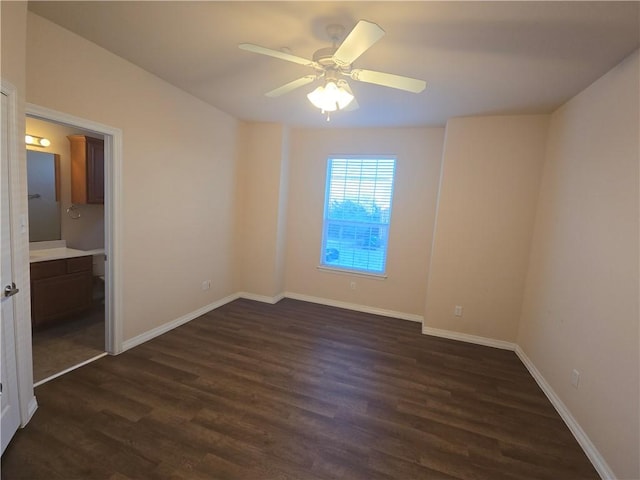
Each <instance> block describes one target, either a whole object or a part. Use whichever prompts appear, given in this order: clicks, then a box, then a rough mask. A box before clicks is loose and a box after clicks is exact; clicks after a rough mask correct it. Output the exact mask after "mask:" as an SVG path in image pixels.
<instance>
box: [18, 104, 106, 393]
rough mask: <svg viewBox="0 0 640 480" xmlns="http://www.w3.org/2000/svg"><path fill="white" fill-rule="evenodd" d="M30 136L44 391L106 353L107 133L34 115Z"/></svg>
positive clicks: (37, 341) (36, 376) (36, 367)
mask: <svg viewBox="0 0 640 480" xmlns="http://www.w3.org/2000/svg"><path fill="white" fill-rule="evenodd" d="M26 132H27V135H28V136H29V137H30V138H32V139H36V141H33V142H32V143H31V144H30V143H29V142H27V152H26V154H27V193H28V196H27V198H28V201H27V203H28V223H29V253H30V255H29V256H30V271H31V323H32V329H33V330H32V352H33V380H34V382H35V385H39V384H41V383H44V382H46V381H47V380H48V379H50V378H55V377H56V376H58V375H60V374H61V373H64V372H66V371H68V370H70V369H73V368H76V367H77V366H78V365H82V364H84V363H87V362H88V361H92V360H94V359H97V358H100V357H101V356H104V355H105V354H106V353H105V288H104V284H105V280H106V278H105V268H104V266H105V265H104V256H105V255H104V253H105V228H104V223H105V215H104V193H103V192H104V155H103V150H104V149H103V144H104V135H101V134H97V133H95V132H92V131H87V130H84V129H79V128H76V127H70V126H67V125H61V124H58V123H54V122H50V121H48V120H42V119H38V118H33V117H30V116H27V118H26ZM40 139H46V140H40ZM41 142H44V143H45V145H42V144H41ZM88 144H89V145H91V148H87V145H88ZM87 153H89V155H87ZM87 165H89V166H90V167H91V168H90V169H87V168H86V167H87ZM83 167H84V168H85V170H84V171H80V172H79V170H80V169H81V168H83ZM89 173H90V178H91V182H90V180H89V178H88V177H89ZM80 174H83V175H80ZM98 183H99V185H98ZM87 186H89V187H91V189H90V191H91V192H92V193H93V192H94V190H95V192H97V193H99V194H100V195H99V196H97V195H93V196H92V197H91V198H87V195H84V197H83V198H80V196H79V195H78V192H77V191H78V190H79V189H83V191H86V189H87ZM63 255H64V256H63ZM70 269H72V270H70Z"/></svg>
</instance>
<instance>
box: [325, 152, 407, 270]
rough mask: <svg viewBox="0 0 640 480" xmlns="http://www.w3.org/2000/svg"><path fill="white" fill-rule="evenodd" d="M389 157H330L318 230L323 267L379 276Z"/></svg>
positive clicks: (384, 251) (392, 171)
mask: <svg viewBox="0 0 640 480" xmlns="http://www.w3.org/2000/svg"><path fill="white" fill-rule="evenodd" d="M395 164H396V159H395V158H394V157H388V156H387V157H371V156H368V157H344V156H342V157H331V158H329V162H328V166H327V186H326V194H325V203H324V226H323V229H322V254H321V255H322V260H321V265H322V266H324V267H330V268H336V269H341V270H351V271H357V272H362V273H371V274H384V273H385V268H386V263H387V240H388V238H389V219H390V217H391V199H392V196H393V178H394V174H395Z"/></svg>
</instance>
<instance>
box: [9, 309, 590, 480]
mask: <svg viewBox="0 0 640 480" xmlns="http://www.w3.org/2000/svg"><path fill="white" fill-rule="evenodd" d="M36 395H37V399H38V404H39V408H38V410H37V412H36V414H35V416H34V418H33V419H32V420H31V422H30V423H29V425H27V427H26V428H24V429H22V430H20V431H19V432H18V433H17V434H16V437H15V438H14V440H13V441H12V443H11V444H10V445H9V448H8V449H7V451H6V452H5V454H4V455H3V457H2V465H1V467H2V468H1V474H2V480H13V479H29V480H38V479H54V480H55V479H65V480H69V479H96V480H102V479H104V480H128V479H175V480H181V479H189V480H194V479H216V480H222V479H230V480H231V479H232V480H240V479H243V480H244V479H247V480H270V479H274V480H275V479H278V480H282V479H285V480H286V479H291V480H328V479H344V480H346V479H349V480H352V479H353V480H356V479H366V480H373V479H380V480H389V479H400V480H410V479H442V480H452V479H458V480H471V479H487V480H488V479H491V480H497V479H505V480H515V479H544V480H557V479H562V480H572V479H573V480H578V479H585V480H586V479H597V478H598V475H597V473H596V472H595V470H594V468H593V466H592V465H591V464H590V462H589V461H588V459H587V457H586V456H585V454H584V452H583V451H582V450H581V449H580V447H579V445H578V444H577V442H576V441H575V439H574V438H573V435H572V434H571V432H570V431H569V430H568V428H567V427H566V425H565V424H564V423H563V421H562V419H561V418H560V417H559V415H558V414H557V412H556V411H555V410H554V408H553V406H552V405H551V404H550V403H549V401H548V399H547V398H546V397H545V395H544V393H543V392H542V391H541V390H540V388H539V387H538V386H537V384H536V382H535V381H534V379H533V378H532V377H531V376H530V375H529V373H528V371H527V370H526V368H525V367H524V365H523V364H522V363H521V362H520V360H519V359H518V358H517V356H516V355H515V354H514V353H513V352H510V351H505V350H499V349H494V348H489V347H483V346H479V345H471V344H466V343H463V342H457V341H453V340H447V339H443V338H435V337H429V336H425V335H422V334H421V332H420V325H419V324H416V323H413V322H407V321H403V320H397V319H393V318H388V317H381V316H376V315H371V314H366V313H360V312H355V311H349V310H342V309H339V308H335V307H327V306H322V305H317V304H311V303H305V302H300V301H295V300H290V299H285V300H282V301H280V302H279V303H277V304H276V305H269V304H264V303H259V302H253V301H249V300H237V301H234V302H231V303H229V304H227V305H225V306H223V307H220V308H218V309H216V310H214V311H212V312H210V313H207V314H205V315H203V316H201V317H199V318H197V319H195V320H193V321H191V322H189V323H187V324H185V325H183V326H181V327H179V328H177V329H174V330H172V331H171V332H168V333H166V334H164V335H161V336H159V337H157V338H155V339H153V340H151V341H149V342H147V343H145V344H143V345H140V346H138V347H136V348H134V349H132V350H130V351H127V352H125V353H123V354H120V355H118V356H116V357H104V358H102V359H100V360H97V361H96V362H94V363H92V364H90V365H87V366H85V367H82V368H81V369H79V370H76V371H74V372H71V373H68V374H66V375H64V376H62V377H59V378H57V379H55V380H53V381H51V382H48V383H46V384H44V385H42V386H40V387H38V388H37V389H36Z"/></svg>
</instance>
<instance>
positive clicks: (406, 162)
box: [285, 128, 444, 317]
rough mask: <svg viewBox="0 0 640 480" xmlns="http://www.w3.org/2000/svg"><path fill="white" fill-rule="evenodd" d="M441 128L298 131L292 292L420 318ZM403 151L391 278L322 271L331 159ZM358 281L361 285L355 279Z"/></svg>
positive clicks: (291, 219) (289, 262) (292, 192)
mask: <svg viewBox="0 0 640 480" xmlns="http://www.w3.org/2000/svg"><path fill="white" fill-rule="evenodd" d="M443 133H444V129H442V128H401V129H383V130H382V129H293V130H292V132H291V158H290V162H291V165H290V179H289V206H288V217H287V221H288V228H287V254H286V255H287V256H286V287H285V288H286V290H287V291H288V292H293V293H296V294H300V295H308V296H313V297H320V298H324V299H330V300H333V301H339V302H346V303H350V304H355V305H366V306H369V307H374V308H377V309H381V310H389V311H393V312H400V313H404V314H410V315H415V316H417V317H421V315H422V310H423V306H424V294H425V284H426V283H425V282H426V278H427V265H428V261H429V255H430V246H431V239H432V230H433V222H434V216H435V210H436V198H437V190H438V178H439V175H440V162H441V158H442V143H443ZM330 154H394V155H397V159H398V160H397V165H396V183H395V190H394V197H393V212H392V217H391V227H390V233H389V251H388V259H387V273H388V278H386V279H384V280H380V279H376V278H371V277H361V276H355V275H344V274H336V273H329V272H326V271H320V270H318V268H317V267H318V265H319V262H320V250H321V235H322V217H323V209H324V194H325V179H326V169H327V157H328V155H330ZM351 281H355V282H356V289H355V290H353V289H351V288H350V282H351Z"/></svg>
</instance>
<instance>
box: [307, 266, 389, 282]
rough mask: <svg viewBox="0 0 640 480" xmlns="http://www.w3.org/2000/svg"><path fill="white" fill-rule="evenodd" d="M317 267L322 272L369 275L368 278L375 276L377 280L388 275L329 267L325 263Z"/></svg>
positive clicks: (383, 278) (359, 275) (384, 278)
mask: <svg viewBox="0 0 640 480" xmlns="http://www.w3.org/2000/svg"><path fill="white" fill-rule="evenodd" d="M316 268H317V269H318V270H320V271H321V272H327V273H335V274H337V275H350V276H356V277H367V278H373V279H375V280H386V279H387V276H388V275H387V274H386V273H367V272H360V271H358V270H347V269H343V268H336V267H327V266H325V265H318V266H317V267H316Z"/></svg>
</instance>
